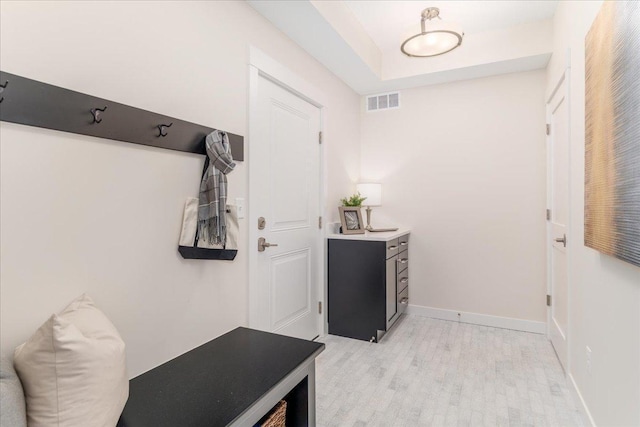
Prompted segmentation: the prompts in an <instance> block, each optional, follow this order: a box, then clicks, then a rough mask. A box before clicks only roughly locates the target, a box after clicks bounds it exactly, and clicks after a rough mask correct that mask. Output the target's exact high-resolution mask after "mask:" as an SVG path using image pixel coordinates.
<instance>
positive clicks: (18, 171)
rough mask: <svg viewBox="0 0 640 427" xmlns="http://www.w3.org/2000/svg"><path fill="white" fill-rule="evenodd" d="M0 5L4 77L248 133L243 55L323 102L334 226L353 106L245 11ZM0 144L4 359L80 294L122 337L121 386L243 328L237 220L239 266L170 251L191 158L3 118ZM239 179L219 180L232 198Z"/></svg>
mask: <svg viewBox="0 0 640 427" xmlns="http://www.w3.org/2000/svg"><path fill="white" fill-rule="evenodd" d="M0 7H1V9H0V12H1V13H0V16H1V18H0V19H1V20H0V31H1V33H0V43H1V44H0V62H1V64H2V70H3V71H7V72H10V73H14V74H19V75H23V76H25V77H29V78H32V79H35V80H40V81H44V82H47V83H51V84H54V85H58V86H62V87H66V88H70V89H73V90H77V91H80V92H85V93H89V94H92V95H95V96H99V97H103V98H106V99H111V100H114V101H117V102H121V103H124V104H129V105H132V106H136V107H139V108H144V109H148V110H151V111H155V112H158V113H163V114H167V115H170V116H174V117H177V118H180V119H184V120H188V121H192V122H196V123H201V124H204V125H208V126H212V127H217V128H220V129H224V130H228V131H230V132H234V133H237V134H240V135H245V136H246V135H247V99H248V93H247V92H248V56H249V45H254V46H256V47H258V48H259V49H261V50H262V51H264V52H265V53H266V54H268V55H270V56H272V57H273V58H274V59H275V60H277V61H279V62H280V63H282V64H283V65H285V66H286V67H289V68H290V69H292V70H294V71H295V72H296V73H298V74H299V75H300V76H301V77H302V78H304V79H306V80H307V81H308V82H309V83H310V84H312V85H315V86H316V87H318V88H321V89H322V90H323V92H324V93H325V95H326V99H327V100H328V105H327V109H326V110H327V111H326V113H327V114H326V117H327V118H326V121H325V129H324V130H325V141H326V144H325V150H326V152H325V156H326V161H327V162H328V163H329V164H331V169H330V174H329V176H328V177H327V179H326V181H327V182H326V185H327V194H328V198H327V200H328V202H327V210H328V212H330V213H331V215H333V216H334V217H335V214H334V212H335V211H336V209H335V208H336V206H337V200H338V198H339V196H340V195H342V194H344V193H346V192H348V191H349V190H350V189H351V182H352V181H353V179H354V178H355V177H357V176H358V173H359V131H360V130H359V124H358V121H359V97H358V96H357V95H356V94H355V93H354V92H353V91H352V90H351V89H349V88H348V87H347V86H346V85H344V84H343V83H342V82H341V81H339V80H338V79H337V78H336V77H335V76H334V75H333V74H331V73H330V72H328V71H327V70H326V69H325V68H323V67H322V66H321V65H320V64H319V63H317V62H316V61H315V60H314V59H312V58H311V57H310V56H309V55H308V54H306V53H305V52H304V51H303V50H302V49H300V48H299V47H298V46H297V45H295V44H294V43H293V42H291V41H290V40H289V39H288V38H286V37H285V36H284V35H283V34H282V33H280V32H279V31H278V30H276V29H275V28H274V27H273V26H272V25H271V24H269V23H268V22H267V21H266V20H264V19H263V18H262V17H261V16H260V15H258V14H257V13H256V12H255V11H254V10H253V9H252V8H250V7H249V6H247V5H246V4H245V3H244V2H164V1H141V2H106V1H105V2H57V1H43V2H9V1H2V2H1V3H0ZM90 107H92V106H87V108H90ZM105 120H108V119H107V118H106V117H105ZM0 138H1V144H0V149H1V152H0V157H1V165H0V170H1V176H0V179H1V198H2V203H1V212H0V214H1V245H2V251H1V255H0V263H1V265H2V270H1V287H0V296H1V305H0V316H1V317H0V328H1V329H0V332H1V333H0V335H1V345H2V349H1V350H2V352H3V353H11V352H12V351H13V348H14V347H15V346H16V345H18V344H20V343H21V342H22V341H24V340H26V339H27V338H28V337H29V335H30V334H31V333H32V332H33V331H35V329H36V328H37V327H38V326H39V325H40V324H41V323H42V322H43V321H45V320H46V318H47V317H48V316H50V314H51V313H53V312H55V311H58V310H60V309H61V308H63V307H64V305H65V304H66V303H67V302H68V301H70V300H71V299H73V298H74V297H76V296H77V295H79V294H80V293H82V292H87V293H88V294H89V295H90V296H92V297H93V298H94V300H95V301H96V303H97V305H98V306H99V307H101V308H102V309H103V310H104V311H105V312H106V313H107V315H108V316H109V317H110V318H111V319H112V321H113V322H114V324H115V325H116V327H117V328H118V329H119V331H120V333H121V334H122V336H123V338H124V340H125V341H126V343H127V355H128V362H129V374H130V375H131V376H135V375H137V374H139V373H141V372H143V371H145V370H148V369H150V368H152V367H154V366H156V365H158V364H160V363H162V362H164V361H166V360H168V359H170V358H172V357H174V356H176V355H178V354H181V353H183V352H185V351H187V350H189V349H191V348H193V347H195V346H197V345H199V344H201V343H203V342H206V341H208V340H210V339H212V338H214V337H216V336H218V335H220V334H222V333H224V332H226V331H228V330H230V329H232V328H234V327H236V326H239V325H246V324H247V318H248V313H247V310H248V304H247V301H248V299H247V292H248V291H247V289H248V284H247V250H248V248H253V245H249V246H247V242H246V238H247V237H246V236H247V224H246V223H245V222H244V221H242V223H241V225H240V247H239V253H238V256H237V258H236V260H235V261H234V262H230V263H229V262H222V261H196V260H183V259H182V258H181V257H180V255H179V254H178V252H177V240H178V234H179V231H180V221H181V218H182V208H183V204H184V200H185V198H186V197H189V196H195V195H196V194H197V189H198V186H199V178H200V173H201V168H202V161H203V158H202V157H200V156H197V155H191V154H183V153H177V152H172V151H168V150H161V149H154V148H147V147H142V146H137V145H133V144H127V143H119V142H113V141H107V140H102V139H97V138H90V137H85V136H81V135H74V134H67V133H61V132H54V131H49V130H45V129H38V128H33V127H27V126H20V125H15V124H10V123H5V122H2V124H1V126H0ZM249 143H251V142H250V141H247V144H249ZM245 148H246V147H245ZM247 171H248V165H247V162H246V161H245V162H243V163H239V165H238V167H237V168H236V170H235V171H233V172H232V174H231V175H229V181H230V195H231V198H232V199H233V198H234V197H246V196H247V194H248V193H247Z"/></svg>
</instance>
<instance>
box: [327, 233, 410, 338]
mask: <svg viewBox="0 0 640 427" xmlns="http://www.w3.org/2000/svg"><path fill="white" fill-rule="evenodd" d="M385 234H386V236H375V237H373V238H371V237H369V236H368V235H363V236H362V237H361V238H358V237H354V236H349V237H348V238H339V237H338V238H331V237H329V241H328V251H329V254H328V268H329V274H328V285H329V286H328V321H329V333H330V334H332V335H340V336H344V337H349V338H357V339H361V340H367V341H371V342H378V341H379V340H380V339H381V338H382V336H384V334H385V333H386V332H387V331H388V330H389V329H390V328H391V327H392V326H393V324H394V323H395V322H396V320H397V319H398V317H399V316H400V315H401V314H402V313H403V312H404V310H405V308H406V306H407V304H408V302H409V299H408V298H409V287H408V285H409V269H408V265H409V250H408V248H409V233H408V232H407V231H404V232H403V233H400V234H401V235H400V236H399V237H398V234H399V233H385ZM374 239H375V240H374Z"/></svg>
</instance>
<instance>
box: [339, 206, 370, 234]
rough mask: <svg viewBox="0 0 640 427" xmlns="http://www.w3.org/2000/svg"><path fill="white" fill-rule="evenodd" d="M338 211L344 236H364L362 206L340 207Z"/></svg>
mask: <svg viewBox="0 0 640 427" xmlns="http://www.w3.org/2000/svg"><path fill="white" fill-rule="evenodd" d="M338 210H339V211H340V223H341V224H342V234H364V225H363V223H362V212H360V206H340V207H339V208H338Z"/></svg>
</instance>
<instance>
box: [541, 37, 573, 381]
mask: <svg viewBox="0 0 640 427" xmlns="http://www.w3.org/2000/svg"><path fill="white" fill-rule="evenodd" d="M570 76H571V50H570V49H567V51H566V53H565V67H564V68H563V69H562V72H561V73H560V74H559V75H556V76H554V79H553V80H551V81H552V82H555V83H554V85H553V86H552V87H551V90H550V91H549V94H548V96H547V99H546V122H547V123H551V115H552V110H551V108H552V106H551V101H552V100H553V99H554V97H555V95H556V93H557V91H558V90H559V89H560V87H561V86H562V83H564V85H565V86H564V87H565V99H566V102H567V111H568V113H567V114H568V119H569V125H568V126H567V132H568V140H569V147H568V150H567V151H568V153H567V167H568V169H569V170H568V171H567V173H568V187H569V188H568V193H567V197H568V198H569V200H568V204H567V223H566V235H567V252H566V257H567V259H566V261H567V331H566V337H567V339H566V341H567V361H566V363H567V366H566V367H564V368H565V376H567V375H568V374H569V373H570V372H571V371H570V365H571V345H570V338H571V333H570V330H571V289H572V288H571V267H570V266H571V253H572V252H573V251H572V250H570V249H571V248H573V247H574V245H573V243H574V242H573V236H572V233H571V194H572V180H571V78H570ZM546 147H547V208H548V209H550V208H551V205H552V201H551V196H552V188H551V185H552V181H551V176H552V170H551V167H552V161H551V157H552V150H551V149H550V135H547V137H546ZM546 231H547V238H546V248H547V295H551V292H552V290H551V282H552V270H551V265H552V264H551V249H550V248H551V246H552V244H553V242H552V239H553V238H554V236H553V235H552V227H551V221H549V220H547V230H546ZM551 304H552V305H553V301H552V302H551ZM551 316H552V313H551V307H547V338H548V339H549V340H550V339H551V326H552V323H551V322H552V321H553V320H552V318H551Z"/></svg>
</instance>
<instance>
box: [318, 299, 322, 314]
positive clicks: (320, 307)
mask: <svg viewBox="0 0 640 427" xmlns="http://www.w3.org/2000/svg"><path fill="white" fill-rule="evenodd" d="M318 314H322V301H318Z"/></svg>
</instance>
